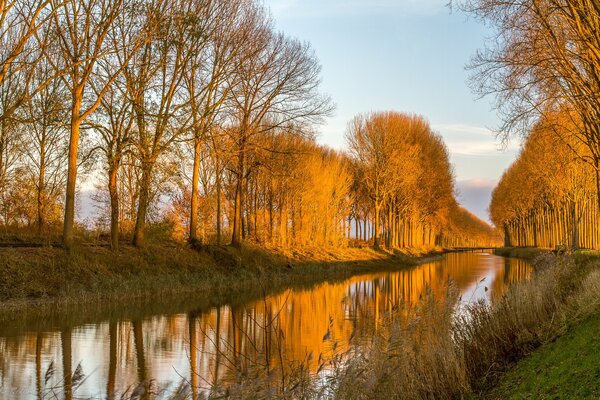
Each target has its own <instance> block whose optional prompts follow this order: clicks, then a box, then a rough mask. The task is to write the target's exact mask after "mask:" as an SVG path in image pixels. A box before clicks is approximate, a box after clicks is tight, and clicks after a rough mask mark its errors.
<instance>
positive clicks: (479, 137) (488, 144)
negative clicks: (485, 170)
mask: <svg viewBox="0 0 600 400" xmlns="http://www.w3.org/2000/svg"><path fill="white" fill-rule="evenodd" d="M432 128H433V129H435V130H436V131H438V132H440V134H441V135H442V136H443V138H444V141H445V142H446V145H447V146H448V150H449V151H450V153H451V154H456V155H485V156H493V155H499V154H502V153H507V152H516V151H517V150H518V149H519V146H520V144H519V143H518V142H517V141H511V142H510V143H508V146H503V145H502V144H501V143H500V141H499V140H498V139H496V137H495V134H494V132H493V131H492V130H491V129H489V128H485V127H481V126H476V125H467V124H461V123H449V124H448V123H441V124H432Z"/></svg>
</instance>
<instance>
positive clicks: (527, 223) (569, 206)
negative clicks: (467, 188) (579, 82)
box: [490, 116, 600, 249]
mask: <svg viewBox="0 0 600 400" xmlns="http://www.w3.org/2000/svg"><path fill="white" fill-rule="evenodd" d="M555 118H564V116H555ZM555 126H556V123H555V122H553V121H551V122H549V123H544V122H540V123H538V124H537V125H536V126H535V128H534V129H533V131H532V132H531V133H530V134H529V137H528V139H527V141H526V142H525V144H524V146H523V149H522V151H521V154H520V155H519V158H518V159H517V161H516V162H515V163H514V164H513V165H511V167H510V168H509V169H508V170H507V171H506V172H505V173H504V175H503V177H502V179H501V181H500V183H499V184H498V186H497V188H496V189H495V190H494V193H493V197H492V203H491V205H490V212H491V215H492V219H493V221H494V223H495V224H496V226H498V227H502V228H503V230H504V236H505V243H506V245H508V246H536V247H537V246H539V247H548V248H554V247H557V246H565V247H568V248H571V249H578V248H580V247H583V248H594V249H597V248H600V223H599V221H600V215H599V214H598V207H597V193H596V186H595V184H596V182H595V179H594V170H593V168H592V167H591V166H590V165H589V164H588V163H585V162H583V161H582V159H581V158H579V157H575V155H574V153H573V149H575V150H576V151H577V152H578V153H579V154H581V155H583V156H585V155H586V150H587V149H586V148H585V147H583V146H582V145H581V143H577V142H576V141H574V140H573V142H572V143H571V144H570V146H568V145H567V144H565V143H564V142H563V141H561V140H559V138H558V137H557V135H556V134H555V132H554V129H555Z"/></svg>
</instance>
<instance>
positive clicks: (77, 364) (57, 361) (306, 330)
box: [0, 253, 531, 400]
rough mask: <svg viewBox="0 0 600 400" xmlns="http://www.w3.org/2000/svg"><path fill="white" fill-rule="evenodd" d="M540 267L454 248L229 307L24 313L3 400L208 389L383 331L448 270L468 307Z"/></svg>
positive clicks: (13, 340) (10, 338) (11, 336)
mask: <svg viewBox="0 0 600 400" xmlns="http://www.w3.org/2000/svg"><path fill="white" fill-rule="evenodd" d="M530 274H531V267H530V266H529V265H528V264H527V263H525V262H523V261H520V260H516V259H505V258H502V257H498V256H494V255H491V254H484V253H455V254H448V255H446V256H445V258H444V259H443V260H441V261H437V262H433V263H429V264H424V265H421V266H418V267H414V268H412V269H409V270H404V271H400V272H391V273H380V274H371V275H358V276H354V277H352V278H350V279H347V280H345V281H341V282H337V283H328V282H325V283H322V284H319V285H316V286H314V287H313V288H311V289H295V288H290V289H288V290H285V291H284V292H282V293H278V294H275V295H270V296H267V297H265V298H261V299H256V298H254V299H239V300H238V301H236V302H235V303H233V302H232V303H230V304H223V305H221V306H218V307H210V306H207V305H206V301H205V300H204V301H200V300H202V299H201V294H199V295H198V298H195V299H186V300H177V301H170V302H164V304H157V303H153V304H141V305H140V304H132V305H131V306H130V307H125V308H124V307H122V306H121V307H118V308H111V307H110V306H107V307H104V308H102V307H99V306H94V307H92V308H91V309H90V308H87V309H86V308H83V309H81V310H72V311H69V312H68V313H62V314H60V313H59V314H57V315H55V316H48V317H47V318H45V319H43V320H42V319H39V318H33V317H31V316H29V317H28V316H27V315H23V316H22V317H18V318H17V319H15V320H14V321H11V322H10V323H4V324H3V325H2V326H0V399H15V400H17V399H38V398H57V399H63V398H67V399H69V398H90V397H91V398H102V399H106V398H109V399H110V398H119V397H120V395H121V394H122V393H123V392H124V391H126V390H127V389H128V388H129V389H131V388H133V387H135V386H136V384H137V383H138V382H140V381H146V382H148V381H152V382H154V383H155V384H156V385H157V386H158V387H165V386H166V385H168V384H169V383H173V384H174V385H176V384H177V383H178V382H181V381H182V380H184V379H185V380H188V381H189V382H190V383H191V384H193V386H194V387H198V388H202V387H207V386H209V385H210V384H213V383H214V382H216V381H217V382H218V381H222V380H224V379H226V376H227V374H228V373H229V372H230V371H231V370H232V367H235V366H238V367H239V366H243V365H244V364H249V363H250V364H253V363H259V364H260V363H262V364H266V363H269V364H270V365H274V364H276V363H277V362H278V360H279V359H280V355H281V356H282V357H283V358H285V360H287V361H293V360H307V359H313V358H314V359H316V358H317V355H320V354H326V353H327V351H328V350H329V351H330V350H331V347H332V343H333V342H335V343H336V347H339V348H342V349H343V348H347V347H348V346H349V344H348V342H349V339H350V337H351V336H352V335H353V332H355V331H356V329H357V328H361V327H365V326H373V324H374V321H375V320H377V319H378V318H379V317H380V316H382V315H384V314H385V313H386V312H388V311H390V310H391V309H392V308H394V307H397V306H398V305H402V309H406V308H409V307H410V306H411V305H414V304H415V303H416V302H418V301H419V299H420V298H422V296H423V295H424V294H425V292H426V290H427V289H428V288H430V289H431V291H432V293H433V294H434V295H435V296H439V297H440V298H441V297H443V296H444V294H445V291H446V287H447V282H448V278H449V277H451V278H452V279H453V280H454V282H455V283H456V286H457V287H458V289H459V290H460V292H461V294H462V301H463V302H469V301H476V300H480V299H486V300H487V301H494V299H495V298H498V296H501V295H502V294H503V293H504V292H505V291H506V289H507V288H508V287H509V286H510V285H511V284H513V283H516V282H519V281H521V280H523V279H527V278H528V277H529V276H530ZM275 349H277V350H275ZM278 349H282V351H278ZM314 364H316V361H314V362H312V361H311V365H314ZM76 371H78V372H81V376H84V377H85V379H84V380H83V382H79V383H77V382H76V383H77V385H76V387H72V388H71V389H69V385H68V383H69V382H68V379H67V385H65V380H64V378H63V377H64V376H73V374H75V375H77V373H76ZM65 386H66V388H67V389H66V390H65ZM73 386H75V385H73ZM201 391H202V389H198V390H197V391H195V394H197V393H199V392H201Z"/></svg>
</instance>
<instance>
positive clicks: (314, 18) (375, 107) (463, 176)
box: [265, 0, 519, 221]
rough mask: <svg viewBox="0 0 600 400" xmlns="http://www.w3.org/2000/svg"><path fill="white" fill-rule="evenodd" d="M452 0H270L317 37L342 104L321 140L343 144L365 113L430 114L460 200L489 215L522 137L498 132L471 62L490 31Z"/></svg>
mask: <svg viewBox="0 0 600 400" xmlns="http://www.w3.org/2000/svg"><path fill="white" fill-rule="evenodd" d="M447 2H448V0H369V1H367V0H363V1H359V0H265V5H266V6H267V7H269V8H270V9H271V13H272V15H273V17H274V20H275V25H276V27H277V29H279V30H281V31H284V32H285V33H286V34H288V35H290V36H293V37H296V38H298V39H300V40H303V41H307V42H310V43H311V45H312V47H313V49H314V50H315V52H316V55H317V57H318V58H319V60H320V62H321V65H322V68H323V69H322V90H323V91H324V92H325V93H328V94H329V95H330V96H331V97H332V99H333V101H334V102H335V104H336V106H337V108H336V113H335V115H334V116H333V117H331V118H329V119H328V120H327V121H326V123H325V125H324V126H322V127H321V128H320V135H319V138H318V141H319V142H320V143H323V144H326V145H329V146H331V147H334V148H336V149H340V150H342V149H344V148H345V142H344V132H345V130H346V125H347V123H348V121H350V120H351V119H352V118H353V117H354V116H355V115H356V114H359V113H364V112H370V111H388V110H395V111H403V112H410V113H417V114H421V115H423V116H425V117H426V118H427V119H428V120H429V122H430V123H431V125H432V127H433V129H434V130H435V131H437V132H438V133H440V134H441V135H442V137H443V138H444V140H445V142H446V145H447V146H448V149H449V151H450V161H451V162H452V164H453V165H454V172H455V177H456V181H457V189H458V201H459V202H460V203H461V204H462V205H463V206H465V207H466V208H468V209H469V210H470V211H472V212H473V213H475V214H476V215H478V216H479V217H480V218H482V219H484V220H487V221H489V216H488V213H487V208H488V204H489V200H490V196H491V191H492V189H493V188H494V186H495V185H496V183H497V182H498V179H499V178H500V177H501V175H502V173H503V172H504V170H505V169H506V168H507V167H508V166H509V165H510V163H511V162H512V161H513V160H514V159H515V157H516V155H517V152H518V148H519V143H518V142H516V141H513V142H511V143H509V145H508V146H507V147H502V146H501V145H500V144H499V141H497V140H496V138H495V135H494V133H493V131H492V129H493V128H496V127H497V126H498V124H499V123H498V118H497V116H496V113H495V111H494V110H493V109H492V107H491V99H485V98H484V99H479V100H478V99H477V98H476V96H475V95H473V94H472V92H471V91H470V89H469V87H468V85H467V80H468V76H469V72H468V71H466V70H465V66H466V64H467V63H468V62H469V60H470V58H471V56H472V55H473V54H474V53H475V51H476V50H477V49H479V48H482V47H483V44H484V40H485V37H486V35H489V31H488V30H487V28H486V27H485V26H483V25H482V24H481V23H479V22H477V21H475V20H473V19H472V18H468V17H467V16H465V15H464V14H462V13H460V12H458V11H456V10H454V11H451V10H450V9H449V8H448V7H447V6H446V4H447Z"/></svg>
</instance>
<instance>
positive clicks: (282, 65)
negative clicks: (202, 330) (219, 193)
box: [227, 10, 333, 246]
mask: <svg viewBox="0 0 600 400" xmlns="http://www.w3.org/2000/svg"><path fill="white" fill-rule="evenodd" d="M257 15H258V18H257V21H258V23H257V25H256V31H255V34H254V35H253V36H252V37H253V40H252V41H251V42H249V43H246V46H245V47H244V49H243V50H242V51H241V52H240V57H239V58H238V60H237V62H236V68H235V70H234V71H235V73H234V74H233V75H232V76H231V79H232V81H233V83H234V87H233V89H232V93H233V96H232V98H233V108H234V109H233V121H232V124H233V126H232V129H228V130H227V132H229V133H230V134H231V139H232V143H233V149H232V151H233V153H234V154H235V157H236V158H237V160H236V163H235V164H236V165H235V166H234V167H233V172H234V175H235V181H236V184H235V200H234V215H233V226H232V238H231V244H232V245H234V246H239V245H240V244H241V241H242V214H243V210H244V199H243V192H244V188H245V184H246V179H247V177H248V175H249V173H251V171H252V169H251V168H250V167H251V166H249V165H248V164H247V157H248V154H249V152H250V151H251V150H252V147H253V143H252V139H253V138H254V137H256V135H259V134H261V133H264V132H267V131H269V130H272V129H276V128H279V127H282V126H286V125H288V124H290V123H292V122H295V123H297V124H299V125H301V124H303V123H318V122H320V121H321V119H322V118H323V117H324V116H326V115H329V114H330V112H331V111H332V109H333V107H332V104H331V101H330V99H329V97H327V96H323V95H321V94H319V93H318V89H319V84H320V77H319V74H320V71H321V67H320V65H319V63H318V60H317V59H316V57H315V55H314V53H313V52H312V50H311V49H310V46H309V45H308V44H306V43H301V42H299V41H297V40H293V39H289V38H287V37H286V36H284V35H283V34H280V33H275V32H273V29H272V27H271V22H270V21H269V20H267V19H265V18H266V17H264V16H262V17H261V11H260V10H258V14H257Z"/></svg>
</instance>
